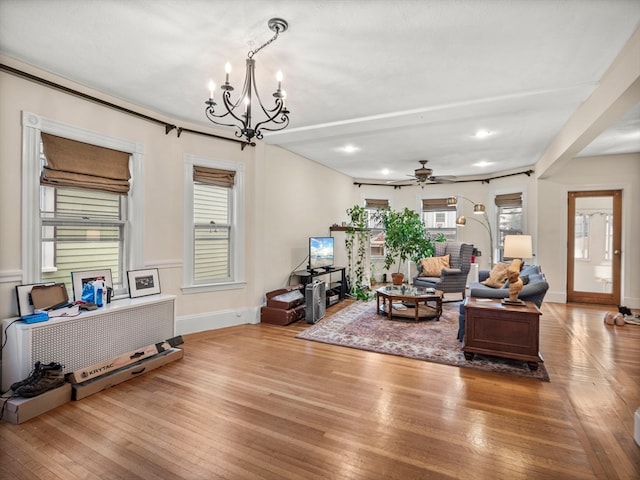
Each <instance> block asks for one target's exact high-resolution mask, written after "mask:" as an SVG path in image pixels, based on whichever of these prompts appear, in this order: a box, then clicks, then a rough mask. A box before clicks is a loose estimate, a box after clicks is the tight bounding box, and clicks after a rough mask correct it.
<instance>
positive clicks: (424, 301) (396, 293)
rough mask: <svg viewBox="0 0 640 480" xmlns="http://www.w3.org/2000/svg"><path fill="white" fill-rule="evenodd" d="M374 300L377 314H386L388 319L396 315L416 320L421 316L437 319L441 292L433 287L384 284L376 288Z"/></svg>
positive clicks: (440, 307)
mask: <svg viewBox="0 0 640 480" xmlns="http://www.w3.org/2000/svg"><path fill="white" fill-rule="evenodd" d="M380 300H382V305H380ZM376 302H377V309H376V311H377V312H378V314H380V315H385V314H386V315H388V317H389V319H391V318H392V317H393V316H396V317H404V318H414V319H415V320H416V322H417V321H418V320H420V319H421V318H435V319H436V320H438V321H439V320H440V315H442V292H441V291H439V290H434V289H433V288H425V287H414V286H411V285H402V286H400V285H385V286H384V287H380V288H378V289H376ZM430 303H431V304H430Z"/></svg>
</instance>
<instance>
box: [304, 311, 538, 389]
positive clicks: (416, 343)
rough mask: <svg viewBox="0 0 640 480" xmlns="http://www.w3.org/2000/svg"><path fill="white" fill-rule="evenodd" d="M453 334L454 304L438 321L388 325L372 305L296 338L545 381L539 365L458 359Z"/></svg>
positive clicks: (480, 357)
mask: <svg viewBox="0 0 640 480" xmlns="http://www.w3.org/2000/svg"><path fill="white" fill-rule="evenodd" d="M457 331H458V304H457V303H455V304H450V305H445V306H444V308H443V313H442V316H441V317H440V321H436V320H421V321H420V322H418V323H416V322H415V321H414V320H407V319H399V318H398V319H396V318H394V319H393V320H389V319H388V318H387V317H386V316H384V315H378V314H377V313H376V302H375V301H371V302H356V303H354V304H353V305H350V306H348V307H346V308H344V309H343V310H341V311H339V312H337V313H335V314H333V315H330V316H327V317H325V318H323V319H322V320H320V321H319V322H318V323H316V324H315V325H313V326H310V327H309V328H307V329H306V330H305V331H304V332H300V333H299V334H298V335H296V338H302V339H305V340H313V341H316V342H322V343H330V344H332V345H340V346H343V347H351V348H358V349H360V350H369V351H372V352H378V353H386V354H389V355H398V356H402V357H408V358H415V359H418V360H425V361H428V362H435V363H442V364H445V365H454V366H457V367H466V368H474V369H477V370H484V371H488V372H498V373H507V374H511V375H519V376H522V377H528V378H535V379H538V380H543V381H547V382H548V381H549V374H548V373H547V370H546V369H545V367H544V364H542V363H541V364H540V366H539V367H538V370H537V371H532V370H530V369H529V366H528V365H527V363H526V362H522V361H518V360H508V359H503V358H499V357H491V356H484V355H478V354H476V355H475V357H474V358H473V360H472V361H468V360H466V359H465V358H464V354H463V352H462V349H461V344H460V342H458V340H457V339H456V334H457Z"/></svg>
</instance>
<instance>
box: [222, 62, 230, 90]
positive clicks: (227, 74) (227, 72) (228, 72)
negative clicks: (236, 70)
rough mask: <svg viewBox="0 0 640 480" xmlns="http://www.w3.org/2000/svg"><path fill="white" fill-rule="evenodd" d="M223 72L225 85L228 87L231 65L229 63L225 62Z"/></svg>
mask: <svg viewBox="0 0 640 480" xmlns="http://www.w3.org/2000/svg"><path fill="white" fill-rule="evenodd" d="M224 72H225V74H226V77H227V78H226V80H225V82H226V83H227V85H229V74H230V73H231V64H230V63H229V62H227V63H226V64H225V66H224Z"/></svg>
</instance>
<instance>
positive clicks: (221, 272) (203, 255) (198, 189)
mask: <svg viewBox="0 0 640 480" xmlns="http://www.w3.org/2000/svg"><path fill="white" fill-rule="evenodd" d="M243 188H244V166H243V164H238V163H234V162H227V161H221V160H212V159H207V158H200V157H195V156H192V155H187V156H186V157H185V225H184V236H185V253H184V255H185V268H184V279H183V280H184V290H185V292H187V293H188V292H197V291H206V290H211V289H214V290H215V289H223V288H239V287H240V286H242V284H243V283H244V281H243V271H244V264H243V257H244V255H243V254H244V248H243V245H244V243H243V237H244V235H243V233H242V232H243V220H242V219H243V211H244V208H243Z"/></svg>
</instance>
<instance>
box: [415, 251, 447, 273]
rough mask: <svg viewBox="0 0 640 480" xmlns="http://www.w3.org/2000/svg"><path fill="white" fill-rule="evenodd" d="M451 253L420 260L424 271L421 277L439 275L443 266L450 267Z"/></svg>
mask: <svg viewBox="0 0 640 480" xmlns="http://www.w3.org/2000/svg"><path fill="white" fill-rule="evenodd" d="M450 257H451V254H449V253H447V254H446V255H443V256H442V257H429V258H423V259H422V260H420V265H421V266H422V271H421V272H420V275H418V276H419V277H439V276H440V272H441V271H442V269H443V268H449V258H450Z"/></svg>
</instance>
